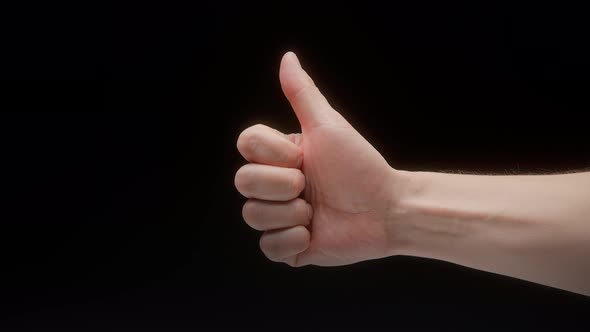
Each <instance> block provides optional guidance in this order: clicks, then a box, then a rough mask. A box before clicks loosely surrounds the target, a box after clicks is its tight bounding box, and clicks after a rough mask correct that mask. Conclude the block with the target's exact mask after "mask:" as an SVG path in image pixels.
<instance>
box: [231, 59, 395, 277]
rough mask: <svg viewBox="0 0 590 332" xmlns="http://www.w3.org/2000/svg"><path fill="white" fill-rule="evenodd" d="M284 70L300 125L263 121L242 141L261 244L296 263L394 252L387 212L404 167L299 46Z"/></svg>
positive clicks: (245, 183)
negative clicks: (304, 62) (346, 108)
mask: <svg viewBox="0 0 590 332" xmlns="http://www.w3.org/2000/svg"><path fill="white" fill-rule="evenodd" d="M279 76H280V82H281V86H282V89H283V92H284V94H285V96H286V97H287V99H288V100H289V102H290V104H291V106H292V108H293V110H294V111H295V114H296V115H297V118H298V120H299V122H300V124H301V133H297V134H288V135H287V134H283V133H280V132H279V131H277V130H275V129H272V128H269V127H267V126H264V125H260V124H259V125H255V126H252V127H250V128H247V129H246V130H244V131H243V132H242V133H241V134H240V136H239V138H238V142H237V147H238V150H239V151H240V153H241V154H242V156H244V158H246V160H248V161H249V162H250V163H249V164H247V165H244V166H243V167H242V168H240V169H239V170H238V172H237V173H236V176H235V186H236V188H237V189H238V191H239V192H240V193H241V194H242V195H244V196H245V197H247V198H248V201H247V202H246V203H245V204H244V207H243V217H244V220H245V221H246V223H248V225H250V226H251V227H252V228H254V229H257V230H260V231H264V233H263V235H262V237H261V239H260V248H261V249H262V251H263V252H264V254H265V255H266V256H267V257H268V258H269V259H271V260H273V261H277V262H284V263H287V264H289V265H291V266H303V265H308V264H313V265H323V266H331V265H344V264H351V263H354V262H358V261H362V260H368V259H375V258H381V257H385V256H389V255H391V254H392V245H391V243H392V239H391V238H392V230H391V229H390V228H391V227H390V226H389V225H388V223H387V219H388V216H389V214H390V211H391V209H392V207H393V206H394V203H395V198H396V193H395V191H396V188H395V183H396V181H398V178H399V177H400V174H401V172H399V171H396V170H394V169H393V168H391V167H390V166H389V165H388V163H387V162H386V161H385V159H384V158H383V157H382V156H381V155H380V154H379V152H377V151H376V150H375V149H374V148H373V146H371V144H369V142H367V141H366V140H365V139H364V138H363V137H362V136H361V135H360V134H359V133H358V132H357V131H356V130H355V129H354V128H353V127H352V126H351V125H350V124H349V123H348V122H347V121H346V120H345V119H344V118H343V117H342V116H341V115H340V114H339V113H338V112H337V111H336V110H334V109H333V108H332V107H331V106H330V104H329V103H328V101H327V100H326V98H324V96H323V95H322V94H321V92H320V91H319V90H318V88H317V87H316V86H315V84H314V82H313V81H312V79H311V78H310V76H309V75H308V74H307V73H306V72H305V71H304V70H303V69H302V68H301V65H300V63H299V61H298V59H297V57H296V56H295V54H294V53H292V52H289V53H287V54H285V55H284V57H283V59H282V61H281V67H280V74H279Z"/></svg>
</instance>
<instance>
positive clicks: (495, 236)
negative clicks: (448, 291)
mask: <svg viewBox="0 0 590 332" xmlns="http://www.w3.org/2000/svg"><path fill="white" fill-rule="evenodd" d="M279 78H280V83H281V87H282V90H283V92H284V94H285V96H286V97H287V99H288V100H289V102H290V104H291V106H292V108H293V110H294V111H295V114H296V116H297V118H298V120H299V122H300V125H301V133H296V134H288V135H287V134H283V133H280V132H279V131H277V130H275V129H272V128H270V127H267V126H265V125H261V124H259V125H255V126H252V127H250V128H247V129H245V130H244V131H243V132H242V133H241V134H240V136H239V138H238V141H237V148H238V150H239V152H240V153H241V154H242V156H244V158H245V159H246V160H247V161H248V162H249V163H248V164H246V165H244V166H243V167H241V168H240V169H239V170H238V171H237V173H236V176H235V186H236V188H237V190H238V191H239V192H240V193H241V194H242V195H243V196H245V197H247V198H248V200H247V202H246V203H245V204H244V207H243V211H242V212H243V213H242V214H243V218H244V220H245V222H246V223H247V224H248V225H250V226H251V227H252V228H254V229H256V230H259V231H263V234H262V236H261V238H260V248H261V250H262V252H263V253H264V254H265V255H266V257H268V258H269V259H270V260H272V261H275V262H283V263H286V264H289V265H290V266H293V267H299V266H304V265H320V266H336V265H346V264H353V263H356V262H360V261H364V260H370V259H378V258H383V257H387V256H392V255H413V256H420V257H428V258H434V259H440V260H445V261H449V262H453V263H457V264H461V265H464V266H469V267H472V268H476V269H481V270H485V271H490V272H495V273H500V274H504V275H508V276H512V277H517V278H521V279H525V280H529V281H533V282H537V283H541V284H545V285H549V286H554V287H559V288H563V289H567V290H570V291H574V292H579V293H583V294H586V295H589V294H590V281H588V280H590V259H588V253H589V252H590V219H589V217H588V216H590V198H589V197H590V173H589V172H585V173H584V172H579V173H573V174H559V175H537V176H529V175H519V176H491V175H488V176H484V175H463V174H444V173H433V172H406V171H402V170H396V169H394V168H392V167H391V166H390V165H389V164H388V163H387V161H386V160H385V159H384V158H383V157H382V156H381V154H380V153H379V152H378V151H377V150H376V149H375V148H374V147H373V146H372V145H371V144H370V143H369V142H367V141H366V140H365V139H364V138H363V137H362V136H361V135H360V134H359V133H358V132H357V131H356V130H355V129H354V128H353V127H352V126H351V125H350V123H348V122H347V121H346V120H345V119H344V118H343V117H342V116H341V115H340V114H339V113H338V112H337V111H336V110H334V109H333V108H332V107H331V106H330V104H329V103H328V101H327V100H326V98H324V96H323V95H322V94H321V92H320V91H319V89H318V88H317V87H316V86H315V84H314V83H313V81H312V79H311V78H310V76H309V75H308V74H307V73H306V72H305V70H303V69H302V68H301V65H300V63H299V61H298V59H297V57H296V56H295V54H294V53H292V52H288V53H286V54H285V55H284V57H283V59H282V61H281V67H280V73H279Z"/></svg>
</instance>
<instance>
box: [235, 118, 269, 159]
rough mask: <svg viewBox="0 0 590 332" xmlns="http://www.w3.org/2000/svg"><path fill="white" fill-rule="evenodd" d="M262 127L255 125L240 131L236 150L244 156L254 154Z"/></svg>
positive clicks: (258, 144)
mask: <svg viewBox="0 0 590 332" xmlns="http://www.w3.org/2000/svg"><path fill="white" fill-rule="evenodd" d="M264 127H265V126H264V125H262V124H256V125H253V126H251V127H248V128H246V129H245V130H244V131H242V133H241V134H240V136H239V137H238V143H237V146H238V150H239V151H240V152H242V153H246V154H252V153H255V152H256V150H257V149H258V147H259V146H260V140H261V139H260V132H261V131H262V130H264V129H263V128H264Z"/></svg>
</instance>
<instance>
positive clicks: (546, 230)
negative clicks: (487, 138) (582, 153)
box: [389, 172, 590, 295]
mask: <svg viewBox="0 0 590 332" xmlns="http://www.w3.org/2000/svg"><path fill="white" fill-rule="evenodd" d="M399 175H400V178H401V179H402V180H401V181H400V183H402V187H403V189H402V191H401V192H400V195H399V198H398V199H396V201H395V203H394V204H393V208H392V211H391V214H390V220H389V225H390V230H391V236H392V243H395V245H394V253H396V254H403V255H413V256H421V257H428V258H434V259H441V260H445V261H449V262H453V263H457V264H460V265H465V266H468V267H472V268H476V269H481V270H485V271H490V272H495V273H499V274H504V275H508V276H512V277H516V278H521V279H525V280H529V281H533V282H537V283H541V284H545V285H549V286H554V287H558V288H563V289H567V290H570V291H574V292H579V293H583V294H586V295H590V172H586V173H573V174H559V175H517V176H482V175H462V174H444V173H432V172H399Z"/></svg>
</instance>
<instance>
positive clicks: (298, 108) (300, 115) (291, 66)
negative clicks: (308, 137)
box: [279, 52, 335, 129]
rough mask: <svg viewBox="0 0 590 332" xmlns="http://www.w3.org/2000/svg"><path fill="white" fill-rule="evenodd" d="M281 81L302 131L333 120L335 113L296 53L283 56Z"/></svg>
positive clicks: (280, 73)
mask: <svg viewBox="0 0 590 332" xmlns="http://www.w3.org/2000/svg"><path fill="white" fill-rule="evenodd" d="M279 79H280V81H281V88H282V89H283V93H284V94H285V97H287V99H288V100H289V103H291V107H293V110H294V111H295V115H297V119H299V123H300V124H301V128H302V129H304V128H310V127H315V126H318V125H321V124H326V123H329V122H331V121H332V120H333V114H332V113H335V111H334V110H333V109H332V107H331V106H330V104H329V103H328V101H327V100H326V98H325V97H324V96H323V95H322V93H321V92H320V90H319V89H318V88H317V87H316V86H315V83H314V82H313V80H312V79H311V77H310V76H309V75H308V74H307V73H306V72H305V70H303V68H301V64H300V63H299V60H298V59H297V56H296V55H295V53H293V52H287V53H286V54H285V55H284V56H283V59H282V61H281V69H280V72H279Z"/></svg>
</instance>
